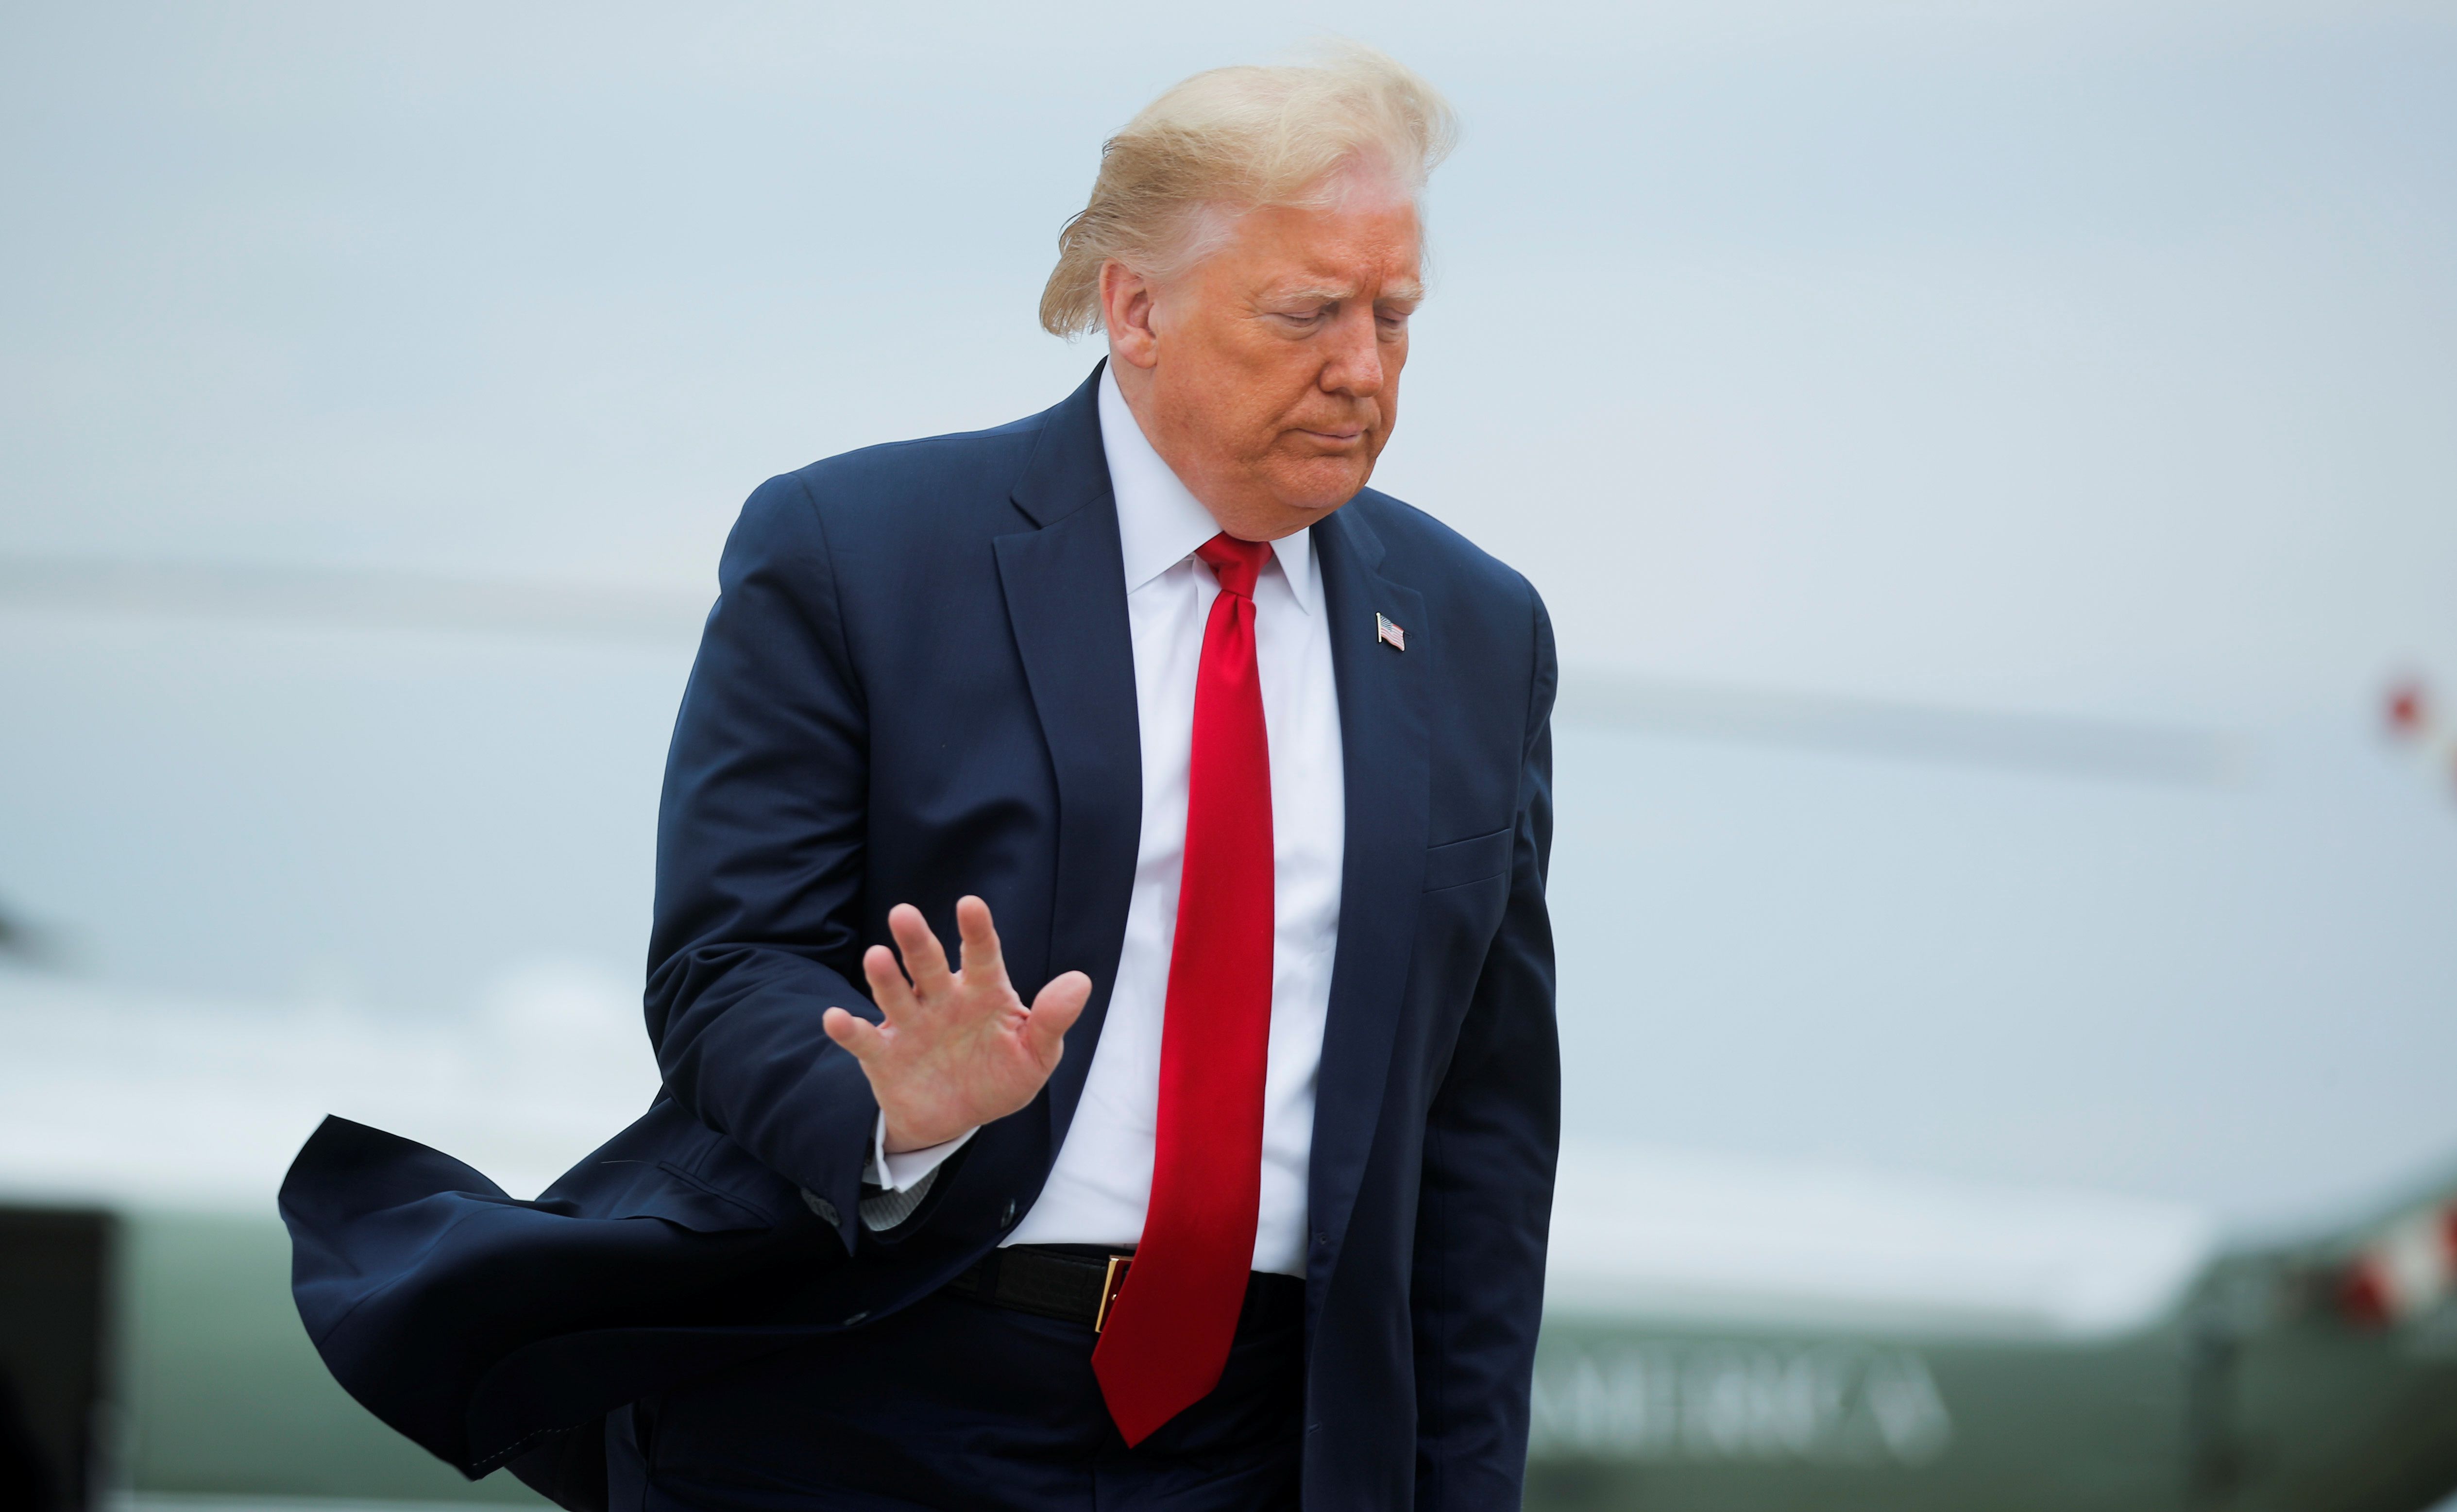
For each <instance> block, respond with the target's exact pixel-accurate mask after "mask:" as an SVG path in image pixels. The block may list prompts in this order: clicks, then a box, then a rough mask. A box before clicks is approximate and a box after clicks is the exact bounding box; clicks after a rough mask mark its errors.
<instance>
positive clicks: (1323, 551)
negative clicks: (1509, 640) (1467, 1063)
mask: <svg viewBox="0 0 2457 1512" xmlns="http://www.w3.org/2000/svg"><path fill="white" fill-rule="evenodd" d="M1313 538H1314V549H1315V550H1316V552H1318V553H1319V554H1320V556H1321V558H1322V582H1323V593H1324V598H1325V601H1326V611H1327V612H1328V613H1329V615H1330V616H1331V620H1330V629H1331V659H1332V672H1333V674H1334V675H1335V677H1336V679H1337V682H1338V686H1339V737H1340V746H1341V775H1342V777H1344V779H1345V780H1346V783H1347V790H1348V791H1347V808H1348V837H1347V854H1346V857H1345V860H1343V862H1342V866H1341V875H1340V890H1339V948H1338V954H1337V955H1336V957H1334V959H1333V960H1332V972H1331V1006H1330V1012H1329V1014H1328V1015H1327V1017H1326V1021H1325V1024H1324V1027H1323V1037H1322V1068H1321V1074H1320V1077H1319V1080H1318V1082H1317V1084H1316V1092H1315V1097H1314V1114H1313V1151H1312V1157H1311V1171H1310V1174H1309V1186H1310V1189H1311V1190H1310V1192H1309V1207H1310V1214H1309V1216H1310V1217H1311V1224H1310V1225H1309V1227H1311V1229H1312V1230H1313V1231H1314V1232H1316V1233H1318V1234H1322V1235H1325V1236H1326V1237H1327V1240H1328V1244H1327V1246H1326V1247H1325V1248H1324V1250H1323V1253H1320V1254H1318V1255H1317V1256H1316V1257H1315V1261H1314V1264H1313V1266H1312V1267H1311V1269H1312V1270H1313V1272H1314V1274H1315V1276H1316V1279H1317V1282H1318V1281H1319V1278H1320V1277H1321V1276H1322V1275H1324V1274H1328V1262H1329V1261H1330V1260H1331V1258H1332V1256H1334V1255H1335V1254H1337V1253H1338V1250H1339V1245H1340V1241H1341V1239H1342V1237H1343V1236H1344V1235H1345V1234H1346V1232H1347V1229H1348V1219H1349V1214H1350V1212H1351V1211H1352V1209H1353V1208H1354V1206H1355V1203H1356V1191H1357V1186H1358V1183H1359V1182H1360V1181H1361V1180H1362V1178H1363V1176H1364V1172H1365V1161H1366V1157H1367V1155H1368V1153H1369V1152H1370V1151H1371V1150H1372V1148H1373V1130H1374V1128H1375V1126H1376V1125H1377V1124H1378V1123H1379V1121H1380V1118H1381V1109H1382V1091H1383V1088H1384V1087H1385V1086H1386V1085H1388V1083H1389V1081H1390V1066H1391V1046H1392V1041H1393V1037H1394V1034H1395V1033H1396V1030H1397V1026H1398V1020H1399V1007H1400V1002H1401V994H1402V992H1403V991H1404V989H1405V987H1406V985H1407V977H1408V962H1409V956H1410V952H1411V951H1412V949H1413V948H1414V942H1415V929H1416V911H1417V896H1416V895H1417V893H1418V891H1419V890H1420V889H1421V888H1422V886H1423V885H1424V873H1425V839H1426V828H1425V827H1426V812H1427V805H1428V802H1429V801H1430V798H1429V794H1430V788H1431V780H1432V777H1431V773H1432V766H1431V752H1430V749H1429V744H1428V742H1429V739H1430V736H1429V735H1428V723H1427V707H1426V705H1427V698H1428V696H1429V694H1428V691H1427V680H1428V676H1429V674H1430V673H1431V671H1432V668H1431V666H1430V659H1431V658H1430V655H1429V653H1428V652H1425V651H1423V650H1416V651H1412V652H1397V651H1394V650H1393V649H1391V648H1390V647H1389V646H1386V645H1384V644H1382V643H1381V641H1380V640H1379V639H1378V638H1377V636H1376V627H1375V623H1374V615H1375V614H1377V613H1380V614H1386V615H1388V616H1390V618H1391V619H1393V620H1394V621H1396V622H1397V623H1398V624H1400V625H1402V626H1404V627H1406V630H1407V633H1408V636H1409V644H1410V646H1412V647H1422V646H1423V644H1424V640H1423V637H1424V635H1425V632H1426V631H1427V630H1428V628H1429V627H1428V626H1427V625H1426V623H1425V616H1424V599H1423V598H1422V597H1421V596H1419V595H1418V594H1417V592H1416V591H1415V590H1414V589H1411V588H1407V587H1405V586H1403V585H1401V584H1398V583H1395V582H1393V581H1391V580H1390V579H1389V578H1387V577H1384V576H1383V575H1382V574H1381V572H1380V570H1379V567H1380V564H1381V559H1382V545H1381V541H1380V539H1379V538H1378V537H1377V536H1375V535H1374V533H1373V527H1372V526H1371V525H1369V524H1368V523H1367V522H1366V521H1365V519H1364V518H1363V517H1362V516H1361V515H1360V514H1359V513H1358V512H1357V510H1356V507H1355V506H1354V505H1350V506H1349V507H1346V508H1344V509H1341V510H1340V511H1339V512H1338V513H1336V514H1333V515H1332V517H1331V518H1330V519H1328V520H1325V521H1323V522H1322V523H1321V524H1319V525H1317V526H1315V527H1314V528H1313Z"/></svg>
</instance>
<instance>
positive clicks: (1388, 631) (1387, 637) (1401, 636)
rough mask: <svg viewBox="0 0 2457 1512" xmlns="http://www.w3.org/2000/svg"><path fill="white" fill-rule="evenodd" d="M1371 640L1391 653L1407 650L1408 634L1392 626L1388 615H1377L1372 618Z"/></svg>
mask: <svg viewBox="0 0 2457 1512" xmlns="http://www.w3.org/2000/svg"><path fill="white" fill-rule="evenodd" d="M1373 638H1374V639H1375V640H1378V641H1380V642H1381V643H1382V644H1383V645H1385V646H1388V647H1390V648H1391V649H1392V650H1393V651H1406V650H1407V649H1408V632H1406V631H1404V630H1401V629H1400V628H1399V627H1398V626H1396V625H1394V624H1393V623H1392V622H1391V616H1390V615H1388V614H1381V613H1377V614H1375V615H1374V616H1373Z"/></svg>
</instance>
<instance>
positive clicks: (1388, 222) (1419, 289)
mask: <svg viewBox="0 0 2457 1512" xmlns="http://www.w3.org/2000/svg"><path fill="white" fill-rule="evenodd" d="M1226 243H1227V244H1226V245H1224V246H1223V247H1222V249H1221V251H1222V252H1223V253H1224V254H1226V255H1225V256H1224V257H1222V258H1221V259H1220V260H1221V261H1222V262H1224V263H1227V264H1229V265H1230V267H1231V268H1232V269H1233V271H1234V273H1235V274H1236V279H1235V281H1236V282H1237V283H1239V284H1242V285H1243V286H1244V287H1245V288H1246V289H1247V290H1248V291H1249V293H1253V294H1257V295H1262V296H1266V297H1270V298H1274V299H1283V300H1300V301H1303V300H1310V301H1315V302H1322V301H1330V300H1353V299H1360V298H1366V299H1373V300H1377V301H1378V300H1393V301H1399V302H1407V303H1414V302H1415V301H1417V300H1422V299H1423V298H1424V294H1425V287H1424V278H1423V270H1422V262H1423V231H1422V227H1421V226H1420V224H1419V223H1418V220H1417V217H1416V208H1415V205H1414V201H1413V200H1409V199H1380V200H1373V201H1364V202H1351V203H1348V204H1340V205H1319V206H1316V205H1275V206H1266V207H1263V208H1261V209H1257V210H1251V211H1248V212H1246V213H1245V214H1244V215H1242V216H1239V217H1236V221H1235V223H1234V225H1233V227H1231V228H1229V235H1228V237H1227V238H1226Z"/></svg>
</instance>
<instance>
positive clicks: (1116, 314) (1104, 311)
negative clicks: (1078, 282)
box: [1101, 258, 1160, 367]
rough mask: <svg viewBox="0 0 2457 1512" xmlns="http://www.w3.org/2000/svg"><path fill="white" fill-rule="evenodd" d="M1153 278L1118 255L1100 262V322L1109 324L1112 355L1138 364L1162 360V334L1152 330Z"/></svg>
mask: <svg viewBox="0 0 2457 1512" xmlns="http://www.w3.org/2000/svg"><path fill="white" fill-rule="evenodd" d="M1155 292H1156V291H1155V290H1154V289H1153V288H1152V281H1151V280H1149V279H1147V278H1146V277H1144V276H1143V275H1142V274H1140V273H1137V272H1136V271H1135V270H1134V269H1132V268H1129V267H1127V266H1126V265H1125V263H1123V262H1120V261H1119V260H1117V259H1115V258H1112V259H1109V260H1108V261H1106V262H1104V263H1102V264H1101V323H1102V324H1104V325H1105V326H1107V327H1108V331H1109V355H1110V356H1111V357H1112V358H1114V359H1116V360H1117V361H1118V362H1128V363H1132V364H1133V365H1134V366H1136V367H1155V366H1158V365H1159V363H1160V337H1159V336H1158V335H1156V334H1155V333H1154V332H1153V330H1152V296H1153V294H1154V293H1155Z"/></svg>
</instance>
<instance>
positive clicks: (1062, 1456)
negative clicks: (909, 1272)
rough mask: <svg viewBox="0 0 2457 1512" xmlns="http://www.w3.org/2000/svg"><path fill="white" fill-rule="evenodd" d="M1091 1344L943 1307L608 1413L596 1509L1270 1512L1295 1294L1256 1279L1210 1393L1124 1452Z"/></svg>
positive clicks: (1285, 1478) (1003, 1314)
mask: <svg viewBox="0 0 2457 1512" xmlns="http://www.w3.org/2000/svg"><path fill="white" fill-rule="evenodd" d="M1094 1337H1095V1336H1094V1335H1093V1333H1092V1330H1091V1329H1090V1328H1088V1327H1086V1326H1084V1325H1083V1324H1078V1323H1066V1322H1059V1321H1057V1320H1054V1319H1051V1318H1045V1317H1040V1316H1036V1315H1031V1314H1027V1313H1019V1312H1016V1311H1013V1310H1011V1309H1008V1308H1004V1307H1000V1306H996V1305H994V1304H991V1303H988V1302H981V1301H975V1300H973V1299H971V1298H969V1297H964V1296H959V1295H954V1294H952V1293H947V1292H941V1293H939V1294H938V1295H934V1296H930V1297H927V1298H925V1299H923V1300H922V1301H920V1302H918V1303H916V1304H914V1305H913V1306H912V1307H909V1308H907V1309H905V1310H904V1311H903V1312H901V1313H898V1314H896V1315H893V1316H891V1317H887V1318H883V1319H881V1320H880V1321H879V1322H878V1323H875V1324H873V1325H871V1326H869V1327H867V1328H860V1329H856V1330H854V1331H852V1332H850V1333H846V1334H841V1335H836V1336H833V1337H829V1338H825V1339H821V1340H819V1341H817V1342H816V1343H812V1344H808V1345H803V1346H799V1347H796V1348H794V1349H791V1350H785V1351H780V1352H778V1353H776V1354H774V1355H770V1356H765V1357H761V1358H759V1359H756V1360H753V1361H751V1362H750V1363H748V1364H746V1365H741V1366H737V1367H735V1368H733V1369H732V1370H729V1371H726V1372H724V1373H722V1374H720V1375H717V1376H714V1377H709V1378H708V1379H705V1380H702V1381H698V1382H694V1383H692V1385H689V1386H687V1387H684V1388H682V1389H680V1390H677V1391H674V1392H671V1393H669V1394H667V1395H666V1396H664V1397H661V1398H654V1399H651V1400H648V1401H643V1402H638V1403H635V1404H633V1405H632V1406H630V1407H629V1408H625V1409H622V1410H619V1411H617V1412H616V1413H615V1414H614V1415H613V1417H612V1418H611V1419H609V1421H608V1424H607V1428H608V1432H607V1480H608V1490H609V1512H789V1509H790V1512H817V1509H828V1512H834V1509H838V1508H841V1509H845V1512H856V1509H858V1512H914V1509H919V1508H928V1509H930V1512H974V1509H980V1512H1284V1509H1293V1508H1294V1507H1295V1506H1296V1505H1297V1469H1298V1459H1299V1452H1300V1448H1301V1445H1302V1437H1303V1430H1304V1412H1303V1408H1304V1404H1303V1400H1302V1398H1303V1393H1304V1357H1305V1315H1304V1283H1302V1282H1300V1281H1298V1280H1296V1279H1294V1278H1293V1277H1285V1276H1257V1277H1256V1278H1255V1281H1254V1284H1253V1287H1252V1289H1251V1290H1250V1291H1249V1292H1248V1294H1247V1297H1246V1308H1245V1312H1244V1314H1243V1315H1242V1316H1241V1317H1240V1318H1239V1320H1238V1325H1237V1339H1236V1343H1235V1345H1234V1346H1233V1347H1232V1348H1231V1350H1230V1352H1229V1366H1228V1369H1227V1370H1226V1372H1224V1373H1223V1375H1222V1377H1221V1380H1220V1384H1219V1386H1218V1387H1217V1388H1215V1389H1214V1390H1213V1391H1212V1393H1211V1395H1210V1396H1208V1397H1207V1398H1204V1399H1203V1400H1201V1401H1199V1402H1197V1403H1195V1404H1194V1405H1193V1406H1192V1407H1189V1408H1187V1410H1186V1411H1185V1412H1183V1413H1180V1414H1179V1415H1178V1416H1177V1417H1176V1418H1174V1419H1170V1421H1168V1422H1167V1424H1165V1425H1164V1426H1163V1427H1162V1428H1161V1429H1160V1430H1159V1431H1158V1432H1156V1433H1154V1434H1153V1435H1152V1436H1151V1437H1150V1438H1148V1439H1146V1440H1144V1441H1143V1442H1142V1443H1140V1444H1137V1445H1136V1446H1135V1447H1133V1448H1132V1449H1129V1448H1127V1447H1126V1445H1125V1440H1122V1439H1120V1438H1119V1437H1118V1430H1117V1428H1116V1427H1115V1425H1113V1424H1112V1423H1111V1422H1110V1420H1109V1414H1108V1409H1107V1408H1106V1407H1105V1406H1104V1405H1103V1403H1102V1400H1101V1387H1100V1383H1099V1381H1098V1380H1096V1379H1095V1378H1094V1377H1093V1375H1092V1345H1093V1341H1094Z"/></svg>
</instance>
